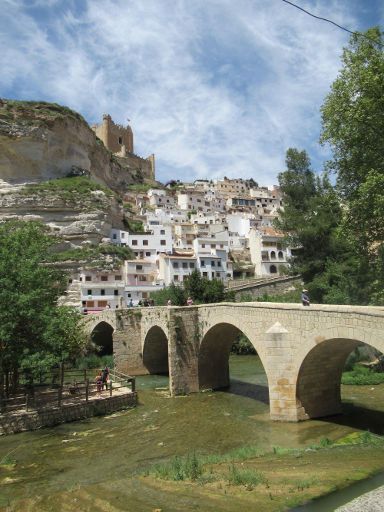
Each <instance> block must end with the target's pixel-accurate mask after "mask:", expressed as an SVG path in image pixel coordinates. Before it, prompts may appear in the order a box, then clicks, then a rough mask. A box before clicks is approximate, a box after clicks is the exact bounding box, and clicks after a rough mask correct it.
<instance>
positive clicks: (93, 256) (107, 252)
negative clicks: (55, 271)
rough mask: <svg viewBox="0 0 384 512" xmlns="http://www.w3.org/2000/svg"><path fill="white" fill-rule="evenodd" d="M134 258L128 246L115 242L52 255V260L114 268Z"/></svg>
mask: <svg viewBox="0 0 384 512" xmlns="http://www.w3.org/2000/svg"><path fill="white" fill-rule="evenodd" d="M132 259H135V256H134V254H133V252H132V250H131V248H130V247H122V246H120V245H116V244H105V245H97V246H94V245H92V246H88V247H78V248H74V249H68V250H66V251H60V252H58V253H55V254H53V255H52V261H54V262H73V261H75V262H79V263H81V264H82V265H83V266H86V267H87V268H89V269H94V268H110V267H112V268H116V267H118V266H120V265H121V264H122V263H123V261H124V260H132Z"/></svg>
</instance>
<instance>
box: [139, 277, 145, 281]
mask: <svg viewBox="0 0 384 512" xmlns="http://www.w3.org/2000/svg"><path fill="white" fill-rule="evenodd" d="M146 280H147V276H139V281H141V282H143V281H146Z"/></svg>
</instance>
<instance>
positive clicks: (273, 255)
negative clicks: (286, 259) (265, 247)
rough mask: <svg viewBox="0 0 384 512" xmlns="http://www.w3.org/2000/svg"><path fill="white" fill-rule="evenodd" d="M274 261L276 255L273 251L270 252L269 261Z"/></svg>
mask: <svg viewBox="0 0 384 512" xmlns="http://www.w3.org/2000/svg"><path fill="white" fill-rule="evenodd" d="M275 259H276V253H275V251H271V260H275Z"/></svg>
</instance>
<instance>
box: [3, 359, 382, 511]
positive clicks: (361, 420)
mask: <svg viewBox="0 0 384 512" xmlns="http://www.w3.org/2000/svg"><path fill="white" fill-rule="evenodd" d="M230 374H231V388H230V389H229V390H228V391H226V392H224V391H223V392H222V391H220V392H209V391H208V392H204V393H199V394H194V395H190V396H183V397H176V398H170V397H169V396H168V393H167V385H168V378H167V377H163V376H145V377H139V378H138V379H137V389H138V392H139V406H138V407H137V408H135V409H131V410H128V411H122V412H119V413H116V414H113V415H110V416H106V417H98V418H92V419H89V420H87V421H82V422H77V423H68V424H64V425H59V426H57V427H55V428H51V429H43V430H40V431H35V432H26V433H21V434H17V435H14V436H7V437H2V438H0V460H1V459H2V458H3V457H4V456H5V455H7V454H8V456H9V457H10V458H13V459H15V461H16V466H15V467H14V468H13V469H12V470H9V471H8V473H6V474H5V475H4V472H3V473H0V475H1V477H2V478H1V479H0V482H1V484H2V485H1V494H0V506H2V507H6V506H7V505H8V506H9V507H10V508H8V509H7V510H12V511H22V510H23V511H24V510H26V508H25V507H26V505H25V503H28V505H30V506H31V507H32V508H30V510H50V509H49V505H47V503H48V504H49V503H51V504H52V505H51V506H52V507H55V503H56V505H57V504H58V503H59V502H60V503H61V502H62V500H64V501H65V499H69V498H68V497H69V496H72V494H71V493H73V492H74V491H79V496H78V497H77V498H76V499H77V500H80V502H81V500H82V499H84V500H86V499H89V500H91V499H92V496H93V493H94V492H96V491H94V490H92V489H96V488H97V486H98V485H100V484H102V485H103V488H104V489H114V490H115V491H114V492H116V493H118V489H119V486H121V485H124V484H122V482H123V481H124V479H126V478H127V477H130V476H132V475H134V474H135V473H137V472H140V471H143V470H144V469H146V468H148V467H149V466H150V465H152V464H153V463H155V462H158V461H161V460H164V459H167V458H170V457H171V456H173V455H176V454H179V455H183V454H186V453H190V452H192V451H194V450H195V451H198V452H202V453H206V454H209V453H217V454H220V453H224V452H227V451H229V450H231V449H234V448H237V447H239V446H241V445H244V444H247V445H249V444H253V445H258V446H260V448H265V449H268V448H272V447H273V446H281V447H303V446H307V445H309V444H314V443H317V442H319V440H320V439H321V438H324V437H328V438H329V439H332V440H334V439H338V438H340V437H342V436H344V435H346V434H348V433H350V432H353V431H356V430H357V429H363V430H365V429H369V430H371V431H372V432H376V433H378V434H384V421H383V418H384V393H383V392H382V389H383V387H384V386H382V387H381V388H380V387H379V386H371V387H367V386H360V387H358V386H344V387H343V401H344V404H345V410H346V413H345V414H344V415H342V416H338V417H334V418H330V419H327V420H311V421H306V422H301V423H277V422H271V421H270V420H269V408H268V392H267V388H266V376H265V373H264V370H263V367H262V365H261V363H260V360H259V358H258V357H257V356H231V358H230ZM379 388H380V389H379ZM330 463H331V462H330ZM126 485H128V484H126ZM129 485H133V486H134V487H135V486H136V487H135V490H134V492H136V493H137V494H140V492H141V491H142V492H145V491H143V490H140V485H139V484H132V483H130V484H129ZM80 491H81V492H80ZM83 491H84V492H83ZM58 496H60V497H58ZM81 496H83V498H81ZM19 500H26V501H21V502H20V501H19ZM36 500H37V501H36ZM55 500H56V501H55ZM57 500H59V501H57ZM139 501H140V500H139ZM139 501H138V503H139ZM80 502H79V503H78V505H80ZM19 503H20V505H19ZM36 503H41V507H40V508H39V506H37V505H36ZM33 504H35V505H36V507H37V508H33V506H32V505H33ZM76 507H77V506H76V503H74V504H73V510H77V508H76ZM153 508H155V507H153ZM28 509H29V507H28ZM57 510H60V507H59V508H57ZM65 510H71V507H70V505H67V508H65ZM81 510H83V508H81ZM84 510H88V509H87V508H84ZM90 510H91V508H90ZM96 510H119V509H113V508H111V509H109V508H105V509H104V508H102V507H101V508H100V509H96ZM121 510H124V508H122V509H121ZM127 510H135V508H132V509H131V508H129V509H127ZM136 510H138V511H139V510H152V509H148V508H142V509H141V508H140V505H139V504H138V505H137V508H136ZM201 510H204V508H201Z"/></svg>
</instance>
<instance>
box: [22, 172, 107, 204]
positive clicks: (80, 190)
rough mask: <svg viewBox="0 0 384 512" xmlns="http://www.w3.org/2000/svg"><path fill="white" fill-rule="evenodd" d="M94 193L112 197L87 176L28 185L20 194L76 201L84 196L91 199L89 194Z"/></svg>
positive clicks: (69, 177) (105, 188)
mask: <svg viewBox="0 0 384 512" xmlns="http://www.w3.org/2000/svg"><path fill="white" fill-rule="evenodd" d="M95 191H101V192H104V194H105V195H106V196H107V197H112V196H113V195H114V194H113V192H112V190H110V189H109V188H107V187H104V186H103V185H100V184H99V183H96V182H95V181H92V180H91V179H90V178H89V177H87V176H68V177H66V178H58V179H55V180H49V181H44V182H41V183H30V184H27V185H26V186H25V187H24V188H23V189H22V191H21V193H22V194H25V195H30V194H31V193H34V194H38V195H44V194H47V193H50V194H57V195H59V196H60V197H62V198H63V199H68V200H76V199H78V198H79V197H84V196H88V197H92V196H91V192H95ZM92 200H97V198H94V197H92Z"/></svg>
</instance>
